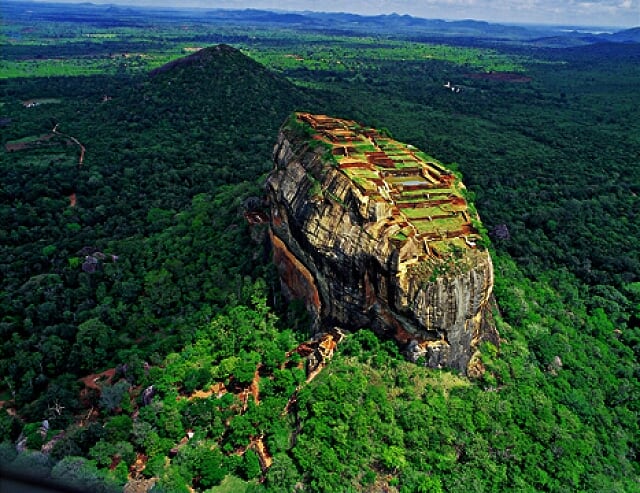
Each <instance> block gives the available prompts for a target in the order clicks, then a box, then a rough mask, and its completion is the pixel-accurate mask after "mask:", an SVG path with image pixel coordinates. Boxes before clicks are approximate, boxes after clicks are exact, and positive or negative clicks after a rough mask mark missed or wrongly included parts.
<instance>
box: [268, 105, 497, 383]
mask: <svg viewBox="0 0 640 493" xmlns="http://www.w3.org/2000/svg"><path fill="white" fill-rule="evenodd" d="M274 163H275V167H274V169H273V171H272V172H271V174H270V176H269V178H268V180H267V185H266V188H267V194H268V198H269V202H270V206H271V239H272V244H273V249H274V261H275V263H276V264H277V266H278V269H279V272H280V276H281V280H282V284H283V288H284V289H285V291H286V292H288V294H289V295H290V296H291V297H296V298H301V299H303V300H304V301H305V303H306V306H307V308H308V310H309V311H310V312H311V313H312V314H313V318H314V320H315V324H316V330H323V329H324V328H326V327H332V326H340V327H343V328H345V329H348V330H355V329H358V328H363V327H369V328H372V329H373V330H375V331H376V332H377V333H380V334H386V335H390V336H393V337H394V338H395V339H397V340H398V341H400V342H401V343H402V344H403V345H404V350H405V351H406V352H407V354H408V355H409V356H410V357H411V358H413V359H416V360H417V359H418V358H420V357H424V358H425V360H426V363H427V364H428V365H429V366H432V367H450V368H456V369H458V370H460V371H462V372H465V373H466V372H471V373H473V372H474V371H476V369H477V366H478V365H477V362H475V361H474V360H475V358H473V356H474V354H475V353H476V349H477V347H478V344H479V342H480V341H482V340H489V341H491V342H493V343H494V344H496V345H497V344H498V335H497V332H496V330H495V327H494V326H493V324H492V321H491V320H492V319H491V314H490V300H491V292H492V287H493V268H492V263H491V258H490V256H489V253H488V252H487V250H486V249H485V248H484V247H483V246H482V238H481V236H480V235H479V234H478V232H477V229H476V227H475V226H477V221H478V218H477V215H476V214H475V212H473V210H470V207H469V206H468V204H467V202H466V200H465V199H464V197H463V195H464V193H463V190H464V187H463V185H462V183H461V182H460V180H459V179H458V178H457V177H456V176H455V175H454V174H452V173H451V172H450V171H448V170H447V169H445V168H444V167H443V166H442V165H441V164H439V163H438V162H436V161H435V160H434V159H432V158H430V157H429V156H427V155H426V154H424V153H422V152H420V151H418V150H417V149H415V148H414V147H412V146H409V145H405V144H402V143H399V142H397V141H395V140H393V139H391V138H389V137H387V136H385V135H383V134H381V133H379V132H377V131H376V130H374V129H370V128H364V127H361V126H360V125H358V124H357V123H355V122H352V121H346V120H339V119H335V118H330V117H327V116H323V115H310V114H306V113H297V114H295V115H293V116H292V117H291V118H290V119H289V120H288V121H287V122H286V123H285V124H284V125H283V127H282V129H281V132H280V134H279V137H278V141H277V144H276V146H275V149H274Z"/></svg>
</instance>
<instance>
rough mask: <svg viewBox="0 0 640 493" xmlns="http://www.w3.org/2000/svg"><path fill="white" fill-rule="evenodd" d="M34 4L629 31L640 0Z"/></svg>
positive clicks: (639, 14) (637, 19)
mask: <svg viewBox="0 0 640 493" xmlns="http://www.w3.org/2000/svg"><path fill="white" fill-rule="evenodd" d="M36 1H38V2H39V3H70V4H72V3H94V4H117V5H126V6H139V7H173V8H208V9H215V8H221V9H247V8H255V9H267V10H279V11H298V12H299V11H314V12H349V13H355V14H362V15H378V14H391V13H397V14H401V15H403V14H409V15H412V16H415V17H422V18H427V19H446V20H462V19H473V20H478V21H487V22H494V23H509V24H544V25H569V26H585V27H587V26H588V27H596V26H602V27H605V26H606V27H618V28H629V27H635V26H638V25H640V0H559V1H557V0H509V1H506V2H493V1H491V0H423V1H419V2H415V3H411V4H409V3H408V2H405V1H402V0H352V1H351V2H349V3H348V4H346V3H345V2H340V1H337V0H325V1H324V2H322V3H320V2H314V1H311V0H295V1H294V0H248V1H245V0H217V1H206V0H186V1H184V2H176V1H175V0H129V1H125V0H93V1H91V2H86V1H84V0H36Z"/></svg>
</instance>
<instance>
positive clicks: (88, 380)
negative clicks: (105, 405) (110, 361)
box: [80, 368, 116, 390]
mask: <svg viewBox="0 0 640 493" xmlns="http://www.w3.org/2000/svg"><path fill="white" fill-rule="evenodd" d="M115 374H116V369H115V368H110V369H109V370H105V371H103V372H102V373H93V374H91V375H87V376H86V377H84V378H81V379H80V381H81V382H82V383H84V385H85V386H86V387H87V388H89V389H95V390H100V386H101V385H102V384H104V383H107V384H108V383H110V382H111V379H112V378H113V376H114V375H115Z"/></svg>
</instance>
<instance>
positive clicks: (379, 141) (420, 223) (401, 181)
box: [296, 113, 480, 255]
mask: <svg viewBox="0 0 640 493" xmlns="http://www.w3.org/2000/svg"><path fill="white" fill-rule="evenodd" d="M296 118H297V121H298V123H300V124H303V125H305V124H306V125H305V126H309V127H311V129H312V130H313V134H312V138H313V139H315V140H319V141H321V142H323V143H325V145H327V146H328V147H330V148H331V152H332V154H333V157H334V159H335V162H336V163H337V167H338V168H339V170H340V171H341V172H342V173H344V174H345V175H346V176H347V177H348V178H349V179H350V180H351V182H352V183H353V184H354V185H355V187H357V189H358V190H359V191H360V193H361V194H362V195H364V196H367V197H369V200H373V201H375V202H381V203H386V204H387V206H390V210H391V214H390V217H388V218H386V219H385V224H384V229H385V230H386V231H388V232H390V233H391V234H390V238H391V239H392V240H394V241H397V242H399V243H404V242H405V241H406V240H407V239H409V238H414V239H416V240H418V241H420V242H422V241H424V242H425V245H426V246H428V250H429V251H430V252H431V253H433V254H435V255H439V254H443V253H446V252H448V251H451V250H452V249H453V248H460V249H467V248H475V246H476V242H477V240H478V239H479V238H480V235H479V234H478V232H477V231H476V230H475V229H474V228H473V226H472V224H471V215H470V213H469V211H468V208H467V202H466V200H465V199H464V197H463V196H462V193H461V189H462V188H463V185H462V183H460V181H459V180H458V179H457V178H456V176H455V175H454V174H453V173H452V172H451V171H449V170H447V169H446V168H444V167H443V166H442V165H441V164H440V163H437V162H435V160H433V159H432V158H430V157H429V156H427V155H426V154H424V153H423V152H420V151H419V150H418V149H416V148H415V147H413V146H411V145H407V144H403V143H401V142H398V141H396V140H394V139H392V138H390V137H388V136H386V135H384V134H382V133H380V132H378V131H377V130H375V129H372V128H366V127H362V126H361V125H359V124H358V123H356V122H354V121H349V120H342V119H336V118H332V117H329V116H325V115H311V114H308V113H296Z"/></svg>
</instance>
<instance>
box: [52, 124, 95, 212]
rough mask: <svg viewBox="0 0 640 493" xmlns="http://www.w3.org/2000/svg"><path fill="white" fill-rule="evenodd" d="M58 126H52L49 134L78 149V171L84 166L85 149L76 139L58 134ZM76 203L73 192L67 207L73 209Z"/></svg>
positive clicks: (76, 198) (76, 199)
mask: <svg viewBox="0 0 640 493" xmlns="http://www.w3.org/2000/svg"><path fill="white" fill-rule="evenodd" d="M58 125H60V124H59V123H56V124H55V125H54V127H53V129H52V130H51V133H52V134H54V135H59V136H60V137H64V138H65V139H68V140H70V141H71V142H73V143H74V144H76V145H77V146H78V147H79V148H80V156H79V157H78V170H80V168H82V165H83V164H84V155H85V153H86V151H87V148H86V147H85V146H84V145H82V143H81V142H80V141H79V140H78V139H76V138H75V137H74V136H72V135H69V134H65V133H62V132H59V131H58ZM77 203H78V197H77V196H76V193H75V192H73V193H72V194H71V195H69V207H75V206H76V204H77Z"/></svg>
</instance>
